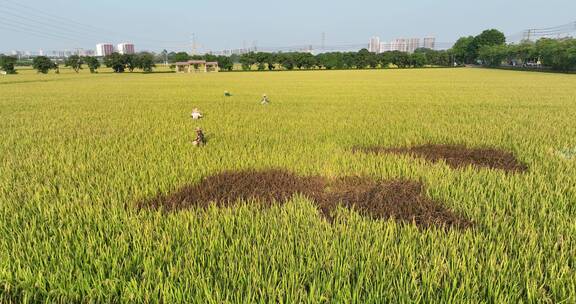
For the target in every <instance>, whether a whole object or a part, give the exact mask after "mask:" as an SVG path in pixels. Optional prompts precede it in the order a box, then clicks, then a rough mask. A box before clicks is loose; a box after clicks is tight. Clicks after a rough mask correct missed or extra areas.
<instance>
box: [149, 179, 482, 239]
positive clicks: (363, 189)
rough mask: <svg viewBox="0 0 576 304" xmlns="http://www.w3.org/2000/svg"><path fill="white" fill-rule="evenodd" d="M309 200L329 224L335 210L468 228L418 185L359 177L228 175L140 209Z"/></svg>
mask: <svg viewBox="0 0 576 304" xmlns="http://www.w3.org/2000/svg"><path fill="white" fill-rule="evenodd" d="M296 194H301V195H304V196H306V197H308V198H309V199H311V200H312V201H313V202H314V203H315V204H316V205H317V206H318V209H319V211H320V213H321V214H322V215H323V216H324V217H326V218H327V219H329V220H331V219H332V218H331V215H332V214H333V211H334V210H335V209H336V208H337V207H338V206H343V207H346V208H353V209H354V210H356V211H358V212H360V213H361V214H362V215H364V216H367V217H369V218H372V219H383V220H388V219H394V220H396V221H399V222H402V223H415V224H416V225H417V226H418V227H421V228H426V227H430V226H436V227H442V228H457V229H464V228H468V227H470V226H471V225H472V223H471V222H470V221H469V220H467V219H465V218H463V217H462V216H460V215H458V214H456V213H454V212H452V211H450V210H449V209H447V208H445V207H444V206H443V205H442V204H441V203H439V202H437V201H434V200H432V199H430V198H428V197H427V196H426V195H425V193H424V186H423V184H422V183H420V182H417V181H410V180H400V179H399V180H386V181H374V180H371V179H368V178H361V177H345V178H338V179H327V178H324V177H320V176H310V177H300V176H297V175H295V174H293V173H290V172H287V171H283V170H266V171H253V170H249V171H226V172H222V173H219V174H216V175H213V176H208V177H206V178H204V179H203V180H201V181H200V182H199V183H197V184H193V185H188V186H185V187H182V188H181V189H179V190H177V191H176V192H174V193H169V194H167V195H159V196H157V197H155V198H153V199H150V200H145V201H142V202H140V203H139V207H140V208H152V209H162V210H166V211H178V210H184V209H190V208H207V207H208V206H210V204H216V206H218V207H232V206H234V205H235V204H237V203H238V202H239V201H245V202H247V201H257V202H259V203H260V204H261V206H262V207H269V206H271V205H272V204H281V205H282V204H284V203H286V202H287V201H288V200H290V199H291V198H292V197H293V196H294V195H296Z"/></svg>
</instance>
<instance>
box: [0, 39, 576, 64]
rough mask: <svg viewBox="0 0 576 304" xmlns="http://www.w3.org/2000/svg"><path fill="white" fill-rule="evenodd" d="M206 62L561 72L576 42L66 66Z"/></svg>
mask: <svg viewBox="0 0 576 304" xmlns="http://www.w3.org/2000/svg"><path fill="white" fill-rule="evenodd" d="M194 59H196V60H206V61H215V62H218V66H219V67H220V69H221V70H224V71H232V70H233V69H234V67H235V64H238V65H240V67H241V69H242V70H246V71H248V70H254V69H256V70H261V71H262V70H270V71H272V70H295V69H299V70H308V69H327V70H332V69H366V68H373V69H374V68H389V67H397V68H420V67H425V66H454V65H464V64H483V65H486V66H492V67H495V66H500V65H502V64H503V63H505V64H508V65H512V66H523V67H531V66H538V67H544V68H549V69H553V70H559V71H571V70H575V69H576V39H572V38H570V39H546V38H544V39H540V40H538V41H536V42H530V41H525V42H522V43H520V44H506V37H505V36H504V34H503V33H502V32H500V31H498V30H496V29H489V30H485V31H483V32H482V33H480V34H478V35H476V36H466V37H461V38H460V39H458V41H456V43H455V44H454V46H453V47H452V48H450V49H448V50H441V51H438V50H432V49H426V48H420V49H417V50H415V51H414V52H413V53H406V52H400V51H389V52H384V53H379V54H376V53H372V52H369V51H368V50H367V49H362V50H360V51H358V52H329V53H320V54H316V55H314V54H311V53H308V52H286V53H268V52H251V53H246V54H241V55H236V54H234V55H231V56H216V55H212V54H206V55H189V54H188V53H186V52H178V53H176V52H170V53H169V52H168V51H166V50H164V51H163V52H161V53H159V54H153V53H147V52H142V53H139V54H135V55H121V54H118V53H113V54H111V55H108V56H106V57H104V58H102V59H99V58H96V57H80V56H76V55H74V56H70V57H68V58H67V59H66V60H65V61H64V64H65V65H66V66H68V67H71V68H72V69H73V70H74V71H76V72H78V71H79V70H80V69H82V67H83V65H86V66H88V68H89V69H90V72H92V73H95V72H97V70H98V68H100V66H101V64H104V65H105V66H106V67H109V68H111V69H112V70H113V71H114V72H116V73H122V72H124V71H125V70H128V71H130V72H132V71H134V70H135V69H139V70H142V71H143V72H152V70H153V68H154V67H155V66H156V65H155V64H156V63H163V62H169V63H172V64H173V63H176V62H182V61H188V60H194ZM17 64H18V62H17V60H16V58H15V57H12V56H5V55H0V70H2V71H4V72H5V73H7V74H13V73H16V69H15V65H17ZM32 66H33V67H34V68H35V69H36V70H38V72H40V73H47V72H48V71H50V70H55V71H56V72H58V71H59V65H58V63H55V62H53V61H52V60H51V59H49V58H48V57H45V56H38V57H35V58H34V59H33V61H32Z"/></svg>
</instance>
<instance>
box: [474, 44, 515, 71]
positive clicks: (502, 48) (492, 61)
mask: <svg viewBox="0 0 576 304" xmlns="http://www.w3.org/2000/svg"><path fill="white" fill-rule="evenodd" d="M507 57H508V47H507V46H506V45H492V46H488V45H486V46H483V47H482V48H480V50H479V51H478V59H480V60H481V61H482V63H483V64H485V65H488V66H492V67H497V66H500V65H501V64H502V61H504V60H505V59H506V58H507Z"/></svg>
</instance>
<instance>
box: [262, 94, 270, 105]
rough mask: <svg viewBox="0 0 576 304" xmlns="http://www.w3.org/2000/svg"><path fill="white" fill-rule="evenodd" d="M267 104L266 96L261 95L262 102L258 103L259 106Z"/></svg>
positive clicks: (268, 101)
mask: <svg viewBox="0 0 576 304" xmlns="http://www.w3.org/2000/svg"><path fill="white" fill-rule="evenodd" d="M269 103H270V100H268V96H266V94H264V95H262V100H261V101H260V104H263V105H267V104H269Z"/></svg>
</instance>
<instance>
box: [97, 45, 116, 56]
mask: <svg viewBox="0 0 576 304" xmlns="http://www.w3.org/2000/svg"><path fill="white" fill-rule="evenodd" d="M112 53H114V46H113V45H112V44H111V43H99V44H97V45H96V56H98V57H104V56H108V55H110V54H112Z"/></svg>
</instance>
